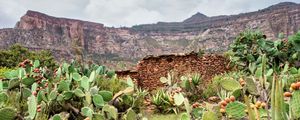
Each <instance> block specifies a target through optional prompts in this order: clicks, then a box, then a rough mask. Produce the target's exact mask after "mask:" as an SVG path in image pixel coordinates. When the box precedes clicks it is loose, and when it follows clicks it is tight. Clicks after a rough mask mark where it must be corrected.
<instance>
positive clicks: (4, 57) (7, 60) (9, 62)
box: [0, 44, 56, 69]
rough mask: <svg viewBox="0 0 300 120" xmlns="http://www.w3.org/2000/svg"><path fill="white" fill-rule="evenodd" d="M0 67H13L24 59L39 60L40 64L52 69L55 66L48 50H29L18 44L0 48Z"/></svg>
mask: <svg viewBox="0 0 300 120" xmlns="http://www.w3.org/2000/svg"><path fill="white" fill-rule="evenodd" d="M0 56H1V58H0V67H7V68H15V67H17V66H18V64H19V63H21V62H22V61H23V60H25V59H31V60H39V61H40V62H41V65H42V66H47V67H48V68H51V69H53V68H54V67H55V66H56V63H55V60H54V57H53V56H52V54H51V53H50V52H49V51H45V50H42V51H30V50H28V49H27V48H25V47H22V46H21V45H19V44H15V45H12V46H11V47H10V48H9V49H7V50H0Z"/></svg>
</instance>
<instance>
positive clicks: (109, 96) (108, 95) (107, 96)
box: [98, 90, 113, 102]
mask: <svg viewBox="0 0 300 120" xmlns="http://www.w3.org/2000/svg"><path fill="white" fill-rule="evenodd" d="M98 94H99V95H101V96H102V97H103V100H104V101H106V102H108V101H110V100H111V99H112V98H113V93H112V92H110V91H106V90H102V91H99V92H98Z"/></svg>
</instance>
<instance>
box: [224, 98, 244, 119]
mask: <svg viewBox="0 0 300 120" xmlns="http://www.w3.org/2000/svg"><path fill="white" fill-rule="evenodd" d="M245 109H246V105H244V104H243V103H240V102H237V101H235V102H232V103H229V104H227V106H226V113H227V115H228V116H229V117H230V118H235V119H242V118H243V117H244V116H246V113H245Z"/></svg>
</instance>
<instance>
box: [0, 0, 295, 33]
mask: <svg viewBox="0 0 300 120" xmlns="http://www.w3.org/2000/svg"><path fill="white" fill-rule="evenodd" d="M282 1H283V0H0V28H4V27H13V26H14V25H15V23H16V22H17V21H18V20H19V18H20V17H21V16H22V15H24V14H25V13H26V11H27V10H35V11H39V12H43V13H46V14H49V15H52V16H57V17H67V18H74V19H81V20H87V21H93V22H99V23H103V24H105V25H106V26H115V27H120V26H132V25H136V24H145V23H156V22H158V21H169V22H172V21H182V20H184V19H186V18H188V17H190V16H191V15H193V14H195V13H196V12H201V13H203V14H205V15H208V16H216V15H230V14H238V13H241V12H250V11H255V10H258V9H263V8H266V7H268V6H270V5H272V4H276V3H279V2H282ZM291 1H292V2H298V3H299V2H300V1H299V0H291Z"/></svg>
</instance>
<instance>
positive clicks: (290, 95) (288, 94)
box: [283, 92, 292, 97]
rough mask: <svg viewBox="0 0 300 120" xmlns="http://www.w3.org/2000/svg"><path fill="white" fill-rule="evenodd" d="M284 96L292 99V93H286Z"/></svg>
mask: <svg viewBox="0 0 300 120" xmlns="http://www.w3.org/2000/svg"><path fill="white" fill-rule="evenodd" d="M283 95H284V97H292V93H291V92H284V93H283Z"/></svg>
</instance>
